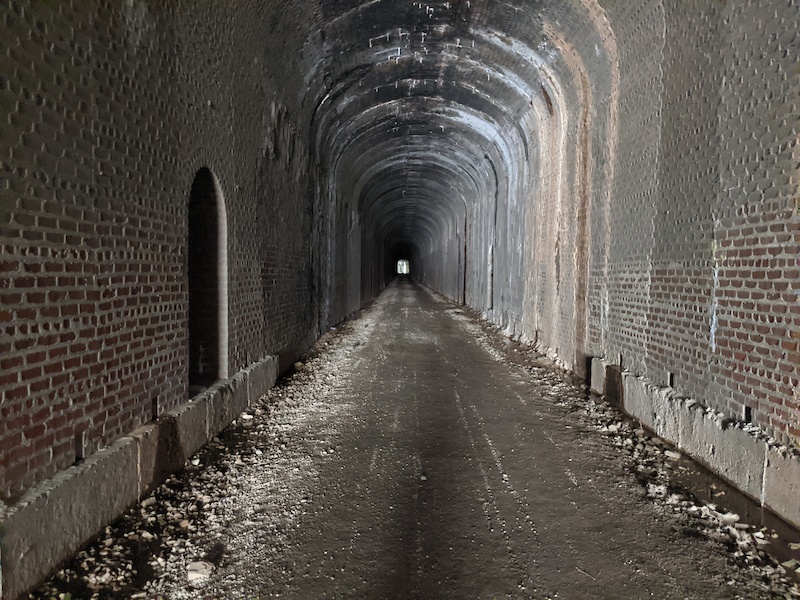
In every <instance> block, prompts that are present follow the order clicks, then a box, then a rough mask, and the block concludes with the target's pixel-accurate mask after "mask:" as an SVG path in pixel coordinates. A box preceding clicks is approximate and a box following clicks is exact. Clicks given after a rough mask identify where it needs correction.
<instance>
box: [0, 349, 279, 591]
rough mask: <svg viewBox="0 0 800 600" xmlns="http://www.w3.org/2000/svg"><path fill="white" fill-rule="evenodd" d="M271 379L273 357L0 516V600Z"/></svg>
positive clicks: (139, 492) (26, 584)
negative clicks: (0, 517) (0, 597)
mask: <svg viewBox="0 0 800 600" xmlns="http://www.w3.org/2000/svg"><path fill="white" fill-rule="evenodd" d="M277 377H278V361H277V357H269V358H267V359H265V360H263V361H260V362H258V363H256V364H254V365H252V366H250V367H248V368H247V369H244V370H242V371H240V372H239V373H237V374H236V375H234V376H233V377H232V378H230V379H228V380H226V381H221V382H218V383H216V384H215V385H213V386H212V387H210V388H209V389H207V390H205V391H204V392H203V393H201V394H199V395H198V396H196V397H194V398H192V400H190V401H189V402H187V403H186V404H183V405H181V406H179V407H177V408H176V409H175V410H173V411H171V412H169V413H167V414H164V415H162V416H161V417H160V418H159V419H158V421H157V422H154V423H149V424H147V425H145V426H143V427H140V428H139V429H137V430H136V431H134V432H132V433H131V434H130V435H128V436H126V437H123V438H121V439H120V440H118V441H117V442H115V443H114V444H113V445H111V446H109V447H108V448H104V449H103V450H100V451H99V452H97V453H95V454H94V455H92V456H90V457H88V458H87V459H86V460H85V461H84V462H83V463H81V464H80V465H77V466H74V467H70V468H69V469H66V470H65V471H63V472H62V473H59V474H58V475H56V476H55V477H53V478H52V479H51V480H49V481H47V482H45V483H43V484H41V485H39V486H38V487H36V488H35V489H33V490H31V491H30V492H28V493H27V494H26V495H25V496H24V497H23V498H22V499H21V500H20V501H19V502H18V503H17V504H15V505H14V506H11V507H8V508H7V509H6V510H5V515H2V512H0V516H3V517H4V518H2V520H0V565H1V566H2V569H0V596H2V598H3V599H4V600H12V599H14V598H17V597H18V596H19V595H20V594H22V593H24V592H25V591H26V590H28V589H30V588H31V587H33V586H35V585H36V584H37V583H38V582H39V581H40V580H41V579H42V578H43V577H45V576H46V575H47V574H48V573H49V572H50V571H51V570H52V569H54V568H55V567H56V566H57V565H58V564H59V563H60V562H62V561H63V560H65V559H66V558H68V557H69V556H71V555H72V554H73V553H74V552H75V551H76V550H78V549H79V548H80V547H81V546H82V545H83V544H84V543H86V541H88V540H89V539H91V538H92V537H93V536H94V535H96V534H97V533H98V532H99V531H100V530H101V529H102V528H103V527H105V526H106V525H107V524H108V523H110V522H111V521H113V520H114V519H115V518H116V517H118V516H119V515H120V514H121V513H122V512H124V511H125V510H126V509H127V508H128V507H129V506H131V505H132V504H134V503H135V502H137V501H138V500H139V499H140V498H142V497H143V496H144V495H145V494H146V493H147V492H148V491H149V490H151V489H152V488H153V487H155V486H157V485H159V484H160V483H161V482H163V481H164V479H166V477H167V476H168V475H169V474H170V473H172V472H174V471H175V470H177V469H179V468H180V467H181V466H182V465H183V464H184V462H185V461H186V459H187V458H189V457H190V456H192V455H193V454H194V453H195V452H197V450H199V449H200V448H202V447H203V446H204V445H205V444H206V443H207V442H208V441H209V440H211V439H212V438H213V437H214V436H215V435H216V434H217V433H218V432H219V431H221V430H222V429H223V428H224V427H225V426H226V425H228V424H229V423H230V422H231V421H233V419H235V418H236V417H237V416H238V415H239V414H240V413H241V412H242V411H244V410H245V409H246V408H247V407H248V405H249V404H250V403H252V402H254V401H255V400H257V399H258V398H260V397H261V395H262V394H264V393H265V392H266V391H267V390H269V388H271V387H272V386H273V385H274V384H275V381H276V379H277ZM0 508H4V507H0Z"/></svg>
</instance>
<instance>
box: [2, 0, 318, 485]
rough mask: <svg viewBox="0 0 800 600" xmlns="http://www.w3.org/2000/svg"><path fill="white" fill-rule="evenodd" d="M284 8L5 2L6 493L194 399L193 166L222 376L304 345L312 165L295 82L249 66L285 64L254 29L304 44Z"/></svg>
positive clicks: (296, 19) (280, 72)
mask: <svg viewBox="0 0 800 600" xmlns="http://www.w3.org/2000/svg"><path fill="white" fill-rule="evenodd" d="M234 5H235V6H234ZM234 8H235V10H233V9H234ZM256 10H258V11H259V18H255V17H254V15H255V12H256ZM280 10H281V9H280V7H279V6H277V7H273V8H272V9H269V8H268V7H263V6H261V5H260V3H255V2H236V3H233V2H210V1H207V2H178V3H146V2H140V1H134V2H114V3H105V2H102V3H101V2H93V1H90V0H85V1H83V0H82V1H79V2H58V3H44V2H42V3H34V4H31V3H28V2H21V1H20V2H17V1H16V0H12V1H11V2H6V3H3V5H2V6H0V38H2V39H3V40H4V44H3V53H4V56H3V59H2V60H3V63H4V67H3V69H2V75H0V106H1V107H2V111H3V117H2V122H1V124H0V182H1V183H0V236H1V241H0V243H1V244H2V259H0V277H1V278H2V279H0V302H1V303H2V304H1V308H0V327H2V329H0V369H2V371H1V373H2V375H0V393H1V394H2V400H1V401H0V499H2V500H4V501H14V500H15V499H17V498H19V497H20V495H21V494H22V493H24V492H25V491H26V490H28V489H30V488H31V487H32V486H34V485H35V484H37V483H39V482H41V481H43V480H44V479H45V478H47V477H49V476H51V475H53V474H55V473H56V472H58V471H59V470H62V469H64V468H66V467H68V466H69V465H71V464H73V463H74V462H75V461H76V459H79V458H81V457H84V456H86V455H88V454H90V453H91V452H93V451H95V450H97V449H98V448H100V447H102V446H105V445H108V444H110V443H111V442H113V441H114V440H115V439H118V438H119V437H120V436H122V435H124V434H126V433H128V432H130V431H131V430H133V429H134V428H136V427H137V426H139V425H141V424H143V423H146V422H147V421H149V420H151V419H152V418H153V416H154V415H153V412H154V406H156V407H157V410H158V411H159V412H163V411H166V410H169V409H171V408H173V407H175V406H176V405H178V404H180V403H182V402H185V401H186V400H187V399H188V396H189V391H188V369H187V363H188V358H189V344H188V339H189V338H188V315H189V288H188V277H187V275H188V272H187V266H188V256H187V244H188V204H189V197H190V191H191V186H192V182H193V180H194V177H195V174H196V173H197V172H198V170H200V169H201V168H203V167H207V168H208V169H210V171H211V172H212V173H213V174H214V176H215V177H216V178H217V179H218V181H219V184H220V189H221V191H222V194H223V196H224V201H225V211H226V215H227V227H228V238H229V243H228V257H227V258H228V287H229V298H230V302H229V312H228V316H227V318H228V329H229V343H228V359H229V369H228V371H229V373H231V374H234V373H236V372H237V371H238V370H239V369H242V368H244V367H246V366H247V365H248V364H250V363H252V362H254V361H257V360H259V359H261V358H263V357H265V356H267V355H270V354H275V353H281V354H286V355H287V356H289V355H291V356H292V357H294V356H296V355H297V354H298V353H300V352H302V351H303V350H304V349H305V348H306V347H307V346H308V344H309V343H310V342H311V341H313V339H314V338H315V336H316V333H317V331H318V329H319V324H318V322H317V319H318V313H317V310H316V300H315V296H314V293H315V290H314V289H313V288H314V284H313V277H314V273H315V267H314V265H313V264H312V255H311V253H310V251H309V238H310V228H311V214H312V212H313V210H312V205H313V195H311V194H308V190H309V189H312V188H313V177H314V174H315V170H314V169H310V168H308V165H309V158H308V150H307V148H306V145H305V143H304V142H303V136H302V134H301V132H300V130H299V128H298V126H297V125H296V124H295V123H297V122H298V119H299V117H298V112H297V109H296V108H295V109H292V110H283V112H280V111H277V110H276V106H283V105H289V106H293V105H294V98H295V97H296V96H294V94H295V93H296V86H297V85H298V83H297V82H295V81H294V79H290V78H289V76H288V75H287V71H285V70H284V69H277V68H276V66H275V65H274V64H272V63H269V62H268V61H261V62H259V61H258V60H251V58H250V57H254V56H256V55H258V56H268V55H272V56H273V57H274V58H275V60H276V61H279V62H280V61H284V62H285V63H286V64H289V63H290V62H291V60H295V59H294V58H292V59H291V60H290V59H287V58H286V56H287V55H288V54H292V55H293V56H294V55H295V54H296V52H295V48H293V47H291V46H284V42H283V41H281V40H279V39H276V37H275V36H274V35H270V34H269V31H268V29H269V27H270V23H272V24H274V23H276V22H278V21H280V20H281V19H283V20H284V21H289V23H288V24H287V26H288V25H290V26H291V28H292V29H293V30H294V31H298V32H300V33H298V35H297V40H298V43H301V42H302V40H303V39H305V36H304V35H303V34H302V27H303V26H304V25H303V19H301V18H300V15H298V14H294V13H291V12H290V11H287V12H285V13H281V12H280ZM221 48H222V49H224V51H222V50H220V49H221ZM243 57H248V58H243ZM282 78H283V79H282ZM292 86H295V87H292ZM283 94H286V95H287V96H288V98H289V99H288V100H286V101H284V100H283V99H282V95H283ZM265 131H266V132H268V136H269V140H267V141H265V138H264V132H265Z"/></svg>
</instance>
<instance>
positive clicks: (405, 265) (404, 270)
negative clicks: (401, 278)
mask: <svg viewBox="0 0 800 600" xmlns="http://www.w3.org/2000/svg"><path fill="white" fill-rule="evenodd" d="M410 272H411V268H410V264H409V262H408V261H407V260H406V259H404V258H401V259H400V260H398V261H397V274H398V275H408V274H409V273H410Z"/></svg>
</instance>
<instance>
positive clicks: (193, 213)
mask: <svg viewBox="0 0 800 600" xmlns="http://www.w3.org/2000/svg"><path fill="white" fill-rule="evenodd" d="M0 17H1V18H0V38H2V40H3V41H4V44H3V45H4V50H3V54H2V56H1V57H0V64H2V69H0V100H1V101H2V113H3V114H2V125H0V132H1V136H0V173H1V174H2V175H1V177H0V236H2V244H3V254H2V258H0V273H1V274H2V289H0V300H2V307H1V309H0V322H2V327H3V329H2V332H0V349H1V350H2V358H1V359H0V360H1V362H0V366H2V373H1V374H0V393H1V394H2V398H1V401H0V518H2V520H3V522H4V528H3V531H4V533H3V542H2V544H0V548H1V549H2V550H1V551H0V559H1V560H2V579H0V581H2V582H3V584H2V585H4V586H5V588H2V587H0V589H3V590H4V591H3V593H4V595H3V598H6V597H8V598H11V597H13V595H15V594H16V593H19V592H21V591H24V590H27V589H29V588H30V587H31V586H32V585H34V584H35V583H36V582H37V581H38V580H39V579H40V578H41V577H43V576H44V575H45V574H46V573H47V572H48V571H49V570H50V569H52V568H53V567H54V566H55V565H57V564H58V563H59V562H60V561H62V560H63V559H64V557H65V556H67V555H68V554H69V553H70V552H72V551H74V550H75V549H76V548H78V547H79V546H80V545H81V544H83V543H84V542H85V541H86V540H87V539H89V538H90V537H91V536H92V535H94V534H95V533H96V532H97V531H98V530H99V529H100V528H101V527H103V526H104V525H105V524H106V523H108V522H109V521H110V520H111V519H113V518H114V517H116V516H117V515H119V514H120V513H121V512H122V511H123V510H124V509H125V508H126V507H127V506H129V505H130V504H131V503H133V502H136V501H137V500H139V499H140V498H141V497H143V494H145V493H146V492H148V491H149V490H151V489H153V487H154V486H156V485H158V484H159V483H160V481H161V480H163V478H164V477H166V475H167V474H168V473H170V472H172V471H174V470H176V469H178V468H180V466H181V464H182V461H183V460H184V459H185V458H186V457H189V456H191V455H192V454H193V453H194V452H195V451H197V450H198V449H199V448H201V447H202V446H203V445H204V444H205V443H207V442H208V441H209V440H210V439H212V438H213V437H214V436H215V435H216V434H217V433H218V432H219V431H220V430H221V429H222V428H224V427H225V426H226V425H228V424H229V423H230V422H231V421H232V420H233V419H235V418H236V417H237V415H239V414H240V413H241V412H242V411H243V410H245V409H246V408H247V407H248V406H249V405H250V404H252V403H253V402H254V401H255V400H256V399H257V398H259V397H260V396H261V395H262V394H264V393H265V392H267V390H269V389H270V388H271V387H272V386H273V384H274V383H275V381H276V380H277V379H278V377H279V376H280V375H281V374H282V373H285V372H287V370H289V369H291V368H292V365H293V364H295V363H296V361H298V359H300V358H301V357H302V356H303V355H304V353H306V351H307V350H308V349H309V348H310V347H311V346H312V345H313V344H314V343H315V342H316V341H317V340H318V339H319V338H320V337H321V336H323V335H325V334H326V333H327V332H329V331H331V328H334V327H337V326H339V325H340V324H341V323H342V322H343V321H344V320H345V319H347V318H348V317H350V316H351V315H354V314H355V313H357V312H358V311H359V310H361V309H362V308H363V307H365V306H368V305H369V304H370V303H371V302H373V301H375V299H376V298H378V297H379V296H380V295H381V294H382V293H383V292H384V291H385V290H386V289H387V286H392V285H394V282H395V280H396V278H397V277H398V274H400V275H401V276H402V277H405V278H407V279H408V280H409V281H412V282H413V283H414V285H418V286H421V287H422V288H424V289H426V290H429V291H430V292H431V293H435V294H438V295H440V296H441V297H443V298H445V299H447V301H451V302H453V303H455V304H456V305H460V306H463V307H464V308H465V309H468V310H471V311H474V313H475V314H476V315H479V316H480V318H482V319H483V320H484V321H485V322H486V323H489V324H491V325H493V326H496V327H497V328H499V330H500V331H501V332H502V333H503V334H504V335H505V336H507V337H508V338H510V339H511V340H513V341H514V342H515V343H517V342H518V343H520V344H522V345H524V346H525V347H528V348H531V349H533V350H535V351H536V352H538V353H540V354H541V355H542V356H544V357H546V358H547V359H548V360H550V361H551V362H552V364H553V365H554V367H555V368H558V369H562V370H564V371H566V372H569V373H572V374H574V375H575V376H576V377H578V378H580V379H581V380H582V381H585V382H586V385H587V387H588V388H589V389H591V390H593V391H594V392H595V393H597V394H599V395H605V396H606V397H608V398H609V399H612V400H614V401H615V402H617V403H619V404H620V406H622V407H623V408H624V410H625V411H626V412H627V413H628V414H630V415H632V416H633V418H635V419H639V420H640V422H641V423H642V424H643V426H646V427H647V428H649V429H650V430H652V431H654V432H655V433H656V434H658V435H659V436H662V437H663V438H664V439H666V440H668V441H669V442H670V443H673V444H675V445H676V446H677V447H680V448H681V449H682V450H684V451H686V452H687V453H688V454H690V455H692V456H694V457H695V458H697V459H698V460H699V461H701V462H702V463H704V464H706V465H707V466H708V467H709V468H710V469H711V470H712V471H715V472H717V473H719V474H720V475H721V476H723V477H724V478H726V479H727V480H729V481H731V482H733V483H734V484H735V485H736V486H737V487H738V488H740V489H741V490H742V491H743V492H744V493H746V494H747V495H749V496H750V497H752V498H755V499H756V500H757V501H758V502H759V503H760V504H761V505H762V506H764V507H765V508H769V509H770V510H773V511H775V512H776V513H778V514H780V515H781V516H782V518H784V519H786V520H787V521H789V522H791V523H794V524H796V525H797V524H800V505H798V503H797V498H798V497H800V496H798V494H800V459H799V458H798V457H799V456H800V451H799V450H800V375H799V374H800V333H798V332H800V304H798V302H800V298H799V297H798V293H799V290H800V283H799V282H800V195H799V194H800V192H799V191H798V181H800V177H798V174H799V172H800V171H799V169H800V145H799V144H798V136H799V135H800V120H799V119H798V114H799V113H798V97H799V96H798V92H800V71H799V70H798V43H800V39H799V38H798V35H799V34H798V31H799V30H800V27H798V24H799V23H800V5H798V4H797V3H796V2H794V1H792V0H735V1H729V2H707V1H704V0H688V1H680V2H679V1H677V0H641V1H636V2H621V1H615V0H504V1H495V0H448V1H445V0H428V1H416V0H402V1H401V0H365V1H361V0H287V1H284V2H274V1H269V2H257V1H255V0H242V1H241V2H217V1H211V0H199V1H195V2H189V1H185V0H180V1H176V2H169V3H161V2H154V1H151V0H114V1H100V0H76V1H74V2H57V3H53V2H34V3H30V2H24V1H21V0H10V1H8V2H5V3H3V5H2V7H0ZM399 261H406V262H405V263H404V269H407V270H408V274H407V275H405V274H404V273H401V272H400V263H399ZM111 473H114V477H118V478H119V481H120V482H122V483H120V484H118V485H116V484H115V485H108V481H109V477H111V475H110V474H111ZM87 494H91V495H92V497H93V498H94V499H93V502H94V503H95V505H96V509H94V511H93V514H91V515H89V516H87V515H84V514H83V511H80V510H77V509H76V508H75V507H77V506H81V505H82V503H84V502H86V501H87V500H86V495H87ZM65 520H67V521H69V523H70V526H69V527H67V528H62V527H61V525H60V524H62V523H63V522H64V521H65ZM32 522H36V523H39V525H38V529H37V532H38V533H37V534H36V536H38V537H37V538H36V539H35V540H34V539H33V538H31V537H30V536H31V535H33V534H31V533H30V531H32V530H31V528H30V523H32ZM45 540H46V542H45Z"/></svg>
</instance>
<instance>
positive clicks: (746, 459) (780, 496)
mask: <svg viewBox="0 0 800 600" xmlns="http://www.w3.org/2000/svg"><path fill="white" fill-rule="evenodd" d="M611 367H613V365H611V364H610V363H607V362H606V361H604V360H603V359H602V358H593V359H592V375H591V377H592V379H591V388H592V389H593V390H595V391H599V390H606V389H607V387H608V386H607V385H606V384H607V378H608V375H607V369H608V368H611ZM621 388H622V389H621V390H620V393H619V396H620V397H619V398H615V399H616V400H619V401H620V405H621V406H622V408H623V409H624V410H625V412H627V413H628V414H629V415H630V416H632V417H634V418H635V419H637V420H639V421H640V422H641V423H642V424H643V425H645V426H646V427H648V428H649V429H650V430H652V431H653V432H655V433H656V434H657V435H658V436H659V437H661V438H663V439H665V440H667V441H668V442H670V443H672V444H674V445H675V446H676V447H677V448H679V449H680V450H682V451H683V452H685V453H686V454H688V455H689V456H691V457H692V458H693V459H695V460H697V461H698V462H700V463H703V464H704V465H706V466H707V467H708V468H710V469H711V470H712V471H714V472H715V473H717V474H718V475H720V476H721V477H723V478H724V479H726V480H728V481H729V482H730V483H732V484H733V485H735V486H736V487H737V488H739V489H740V490H741V491H743V492H744V493H746V494H747V495H748V496H750V497H751V498H753V499H754V500H755V501H756V502H759V503H760V504H761V505H762V506H766V507H768V508H769V509H770V510H772V511H773V512H774V513H776V514H777V515H779V516H780V517H781V518H783V519H784V520H786V521H788V522H789V523H791V524H793V525H794V526H796V527H800V460H799V459H798V458H797V457H793V456H788V455H785V454H783V453H781V452H780V451H779V450H778V449H777V448H776V447H774V445H771V444H770V443H768V442H767V441H766V440H765V439H763V438H761V437H759V436H757V435H755V434H754V433H751V432H749V431H746V430H745V429H743V428H742V427H741V426H740V424H737V423H733V422H730V421H728V420H726V419H724V418H723V417H722V416H721V415H720V414H718V413H715V412H714V411H712V410H710V409H707V408H705V407H703V406H701V405H700V404H698V403H697V402H696V401H695V400H693V399H691V398H683V397H680V396H678V395H677V394H676V393H675V392H674V390H672V389H670V388H666V387H661V386H657V385H654V384H652V383H651V382H650V381H648V380H647V379H645V378H643V377H636V376H634V375H632V374H631V373H628V372H626V371H623V372H622V385H621Z"/></svg>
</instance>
